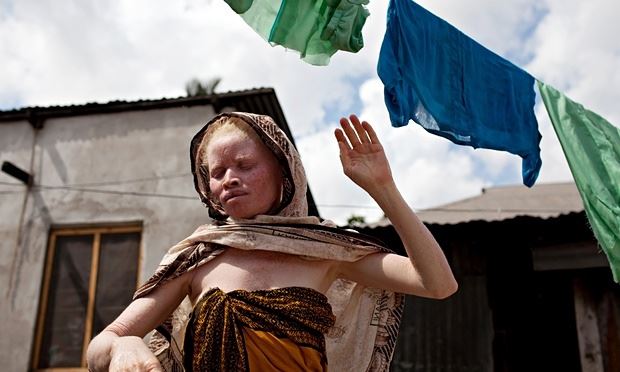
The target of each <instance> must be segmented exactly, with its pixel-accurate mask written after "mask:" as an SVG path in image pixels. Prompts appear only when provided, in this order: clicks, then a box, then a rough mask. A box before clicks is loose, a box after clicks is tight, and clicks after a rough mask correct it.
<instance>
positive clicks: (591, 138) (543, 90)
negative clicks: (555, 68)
mask: <svg viewBox="0 0 620 372" xmlns="http://www.w3.org/2000/svg"><path fill="white" fill-rule="evenodd" d="M538 88H539V90H540V94H541V95H542V98H543V101H544V103H545V107H546V108H547V112H548V113H549V118H551V122H552V123H553V128H554V129H555V132H556V133H557V135H558V138H559V140H560V143H561V144H562V149H563V150H564V155H565V156H566V159H567V160H568V165H569V166H570V170H571V172H572V174H573V178H574V179H575V183H576V184H577V188H578V189H579V193H580V194H581V199H582V200H583V206H584V209H585V211H586V215H587V216H588V220H589V221H590V225H591V226H592V231H593V232H594V235H595V236H596V239H597V240H598V242H599V244H600V246H601V247H602V249H603V251H604V252H605V254H606V255H607V259H608V260H609V264H610V266H611V271H612V273H613V275H614V280H615V281H616V283H618V282H619V281H620V130H619V129H618V128H616V127H614V126H613V125H612V124H610V123H609V122H608V121H607V120H605V119H603V118H602V117H600V116H599V115H597V114H596V113H594V112H592V111H588V110H586V109H585V108H584V107H583V106H582V105H581V104H579V103H577V102H573V101H571V100H570V99H569V98H568V97H566V96H565V95H563V94H562V93H560V92H558V91H557V90H555V89H554V88H553V87H551V86H549V85H546V84H544V83H543V82H540V81H539V82H538Z"/></svg>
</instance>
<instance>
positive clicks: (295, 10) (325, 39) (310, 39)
mask: <svg viewBox="0 0 620 372" xmlns="http://www.w3.org/2000/svg"><path fill="white" fill-rule="evenodd" d="M225 1H226V3H227V4H228V5H229V6H230V7H231V8H232V9H233V10H234V11H235V12H236V13H237V14H239V15H241V18H243V20H244V21H245V22H246V23H247V24H248V25H249V26H250V27H252V28H253V29H254V31H256V32H257V33H258V34H259V35H260V36H261V37H262V38H263V39H265V40H266V41H268V42H269V43H271V44H272V45H282V46H283V47H285V48H288V49H292V50H296V51H297V52H299V54H300V57H301V58H302V60H304V61H305V62H307V63H310V64H312V65H319V66H324V65H327V64H329V60H330V57H331V56H332V55H334V53H336V52H337V51H338V50H343V51H347V52H354V53H355V52H358V51H359V50H360V49H362V47H363V46H364V40H363V38H362V28H363V27H364V23H365V22H366V18H367V17H368V15H369V12H368V10H367V9H366V7H365V6H364V5H366V4H368V0H313V1H296V0H225Z"/></svg>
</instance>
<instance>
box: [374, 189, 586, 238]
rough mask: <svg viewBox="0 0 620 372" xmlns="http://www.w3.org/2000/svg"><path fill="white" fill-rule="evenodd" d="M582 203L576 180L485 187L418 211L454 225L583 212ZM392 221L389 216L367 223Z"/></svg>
mask: <svg viewBox="0 0 620 372" xmlns="http://www.w3.org/2000/svg"><path fill="white" fill-rule="evenodd" d="M582 211H583V203H582V201H581V197H580V196H579V192H578V191H577V187H576V186H575V184H574V183H573V182H566V183H548V184H536V185H535V186H534V187H532V188H527V187H525V186H523V185H511V186H496V187H489V188H485V189H482V193H481V194H480V195H478V196H474V197H471V198H467V199H463V200H459V201H456V202H453V203H449V204H445V205H441V206H438V207H435V208H429V209H423V210H419V211H417V212H416V213H417V215H418V217H419V218H420V219H421V220H422V221H423V222H424V223H426V224H439V225H453V224H459V223H464V222H470V221H487V222H491V221H503V220H508V219H512V218H515V217H518V216H529V217H537V218H543V219H547V218H553V217H558V216H560V215H564V214H569V213H573V212H582ZM388 225H390V221H389V220H388V219H386V218H383V219H381V220H379V221H378V222H376V223H374V224H368V225H367V226H368V227H371V228H373V227H381V226H388Z"/></svg>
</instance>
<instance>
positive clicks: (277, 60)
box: [0, 0, 620, 222]
mask: <svg viewBox="0 0 620 372" xmlns="http://www.w3.org/2000/svg"><path fill="white" fill-rule="evenodd" d="M387 3H388V1H387V0H371V1H370V4H369V6H368V8H369V10H370V12H371V16H370V17H369V19H368V21H367V23H366V25H365V27H364V31H363V33H364V39H365V47H364V48H363V49H362V51H360V52H359V53H357V54H349V53H338V54H336V55H335V56H334V57H333V58H332V62H331V64H330V65H329V66H327V67H315V66H310V65H308V64H306V63H304V62H302V61H301V60H299V58H298V56H297V55H296V54H295V53H294V52H291V51H286V50H284V49H283V48H281V47H271V46H270V45H269V44H267V43H266V42H265V41H263V40H262V39H261V38H260V37H259V36H258V35H257V34H255V33H254V32H253V31H252V30H251V29H250V28H249V27H248V26H247V25H246V24H245V23H244V22H243V21H242V19H241V18H240V17H239V16H237V15H236V14H235V13H233V12H232V10H231V9H230V8H228V6H227V5H226V4H225V3H224V1H222V0H176V1H170V0H108V1H95V0H55V1H52V0H0V110H2V109H5V110H6V109H11V108H19V107H24V106H45V105H63V104H80V103H86V102H93V101H96V102H106V101H109V100H119V99H120V100H134V99H142V98H146V99H158V98H162V97H177V96H181V95H184V94H185V92H184V88H183V87H184V84H185V82H186V81H187V80H188V79H190V78H192V77H198V78H201V79H209V78H211V77H214V76H219V77H221V78H222V83H221V84H220V86H219V87H218V90H219V91H221V92H223V91H229V90H243V89H249V88H255V87H274V88H275V89H276V93H277V95H278V98H279V100H280V103H281V105H282V106H283V109H284V112H285V114H286V117H287V120H288V123H289V125H290V126H291V130H292V132H293V134H294V136H295V140H296V142H297V145H298V147H299V149H300V152H301V155H302V158H303V161H304V163H305V165H306V170H307V173H308V177H309V182H310V186H311V189H312V192H313V194H314V196H315V199H316V201H317V203H318V205H319V209H320V211H321V214H322V215H323V216H324V217H328V218H333V219H336V220H337V221H339V222H342V221H345V220H346V218H347V217H348V216H350V215H351V214H353V213H355V214H358V215H363V216H366V218H367V220H368V221H372V220H376V219H378V218H379V217H380V216H381V211H380V210H379V209H377V208H376V207H375V206H374V203H373V202H372V200H371V199H370V198H369V197H367V196H366V195H365V194H364V193H363V192H362V191H360V190H358V189H357V188H356V186H355V185H353V184H352V183H351V182H350V181H348V180H347V179H346V177H345V176H343V175H342V172H341V169H340V164H339V160H338V155H337V145H336V144H335V142H334V140H333V137H332V136H333V134H332V132H333V129H334V128H335V126H336V124H337V120H338V118H339V117H340V116H343V115H347V114H349V113H353V112H354V113H358V114H359V115H361V117H362V118H363V119H366V120H368V121H369V122H371V123H372V124H374V126H375V128H376V129H377V131H378V133H379V136H380V138H381V139H382V141H383V143H384V146H385V148H386V150H387V152H388V156H389V158H390V160H391V162H392V167H393V172H394V175H395V178H396V181H397V183H398V185H399V186H400V188H401V191H402V192H403V194H404V195H405V198H406V199H407V200H408V202H409V203H410V204H411V205H412V206H413V207H414V208H415V209H423V208H428V207H433V206H437V205H440V204H443V203H447V202H451V201H454V200H458V199H461V198H464V197H469V196H474V195H477V194H479V193H480V191H481V189H482V188H483V187H489V186H494V185H506V184H518V183H520V182H521V161H520V158H518V157H517V156H514V155H510V154H504V153H500V152H496V151H489V150H475V151H474V150H472V149H470V148H466V147H461V146H456V145H453V144H451V143H450V142H449V141H447V140H445V139H442V138H439V137H435V136H432V135H430V134H428V133H426V132H425V131H424V130H422V129H420V128H419V127H418V126H417V125H415V124H410V125H409V126H407V127H404V128H400V129H393V128H391V127H390V126H389V121H388V116H387V111H386V109H385V107H384V104H383V87H382V84H381V82H380V80H379V79H378V77H377V74H376V63H377V58H378V52H379V48H380V46H381V41H382V38H383V34H384V31H385V21H386V19H385V14H386V9H387ZM419 3H420V4H421V5H423V6H424V7H426V8H427V9H429V10H430V11H432V12H433V13H435V14H436V15H438V16H440V17H441V18H443V19H445V20H447V21H448V22H450V23H451V24H453V25H454V26H456V27H457V28H459V29H460V30H462V31H464V32H465V33H466V34H468V35H469V36H471V37H473V38H474V39H476V40H477V41H479V42H481V43H482V44H483V45H485V46H486V47H488V48H489V49H491V50H493V51H495V52H496V53H498V54H500V55H501V56H504V57H506V58H508V59H509V60H510V61H512V62H514V63H516V64H517V65H519V66H521V67H523V68H524V69H526V70H527V71H529V72H530V73H531V74H532V75H534V76H535V77H537V78H539V79H541V80H543V81H545V82H547V83H549V84H551V85H553V86H555V87H556V88H558V89H560V90H561V91H563V92H565V93H566V94H568V95H569V96H570V97H571V98H572V99H574V100H576V101H578V102H581V103H583V104H584V105H585V106H586V107H588V108H590V109H592V110H594V111H596V112H597V113H599V114H600V115H602V116H603V117H605V118H606V119H608V120H609V121H611V122H612V123H615V124H616V125H618V123H620V104H618V103H617V102H619V101H620V93H619V90H618V89H619V88H620V41H618V37H617V35H620V23H619V22H617V18H618V16H620V2H618V1H617V0H589V1H577V0H504V1H497V0H467V1H465V0H420V1H419ZM536 110H537V117H538V119H539V124H540V132H541V133H542V135H543V140H542V143H541V148H542V159H543V167H542V171H541V174H540V177H539V179H538V182H539V183H543V182H560V181H568V180H570V179H571V176H570V172H569V170H568V166H567V165H566V161H565V160H564V156H563V154H562V152H561V149H560V145H559V143H558V142H557V139H556V137H555V134H554V132H553V129H552V128H551V126H550V123H549V120H548V118H547V116H546V112H545V111H544V108H543V107H542V106H541V105H540V104H538V105H537V107H536ZM354 206H355V207H354Z"/></svg>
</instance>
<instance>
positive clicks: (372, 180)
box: [335, 115, 458, 298]
mask: <svg viewBox="0 0 620 372" xmlns="http://www.w3.org/2000/svg"><path fill="white" fill-rule="evenodd" d="M340 125H341V126H342V130H341V129H336V131H335V135H336V139H337V141H338V146H339V147H340V160H341V162H342V168H343V170H344V173H345V174H346V175H347V176H348V177H349V178H350V179H351V180H352V181H353V182H355V183H356V184H357V185H358V186H360V187H361V188H362V189H364V190H365V191H366V192H367V193H368V194H369V195H370V196H371V197H372V198H373V199H374V200H375V201H376V202H377V204H378V205H379V207H381V209H382V210H383V212H384V213H385V216H386V217H387V218H388V219H389V220H390V222H391V223H392V225H393V226H394V228H395V229H396V232H397V233H398V235H399V236H400V239H401V240H402V242H403V245H404V247H405V250H406V251H407V255H408V257H403V256H399V255H395V254H385V253H378V254H373V255H369V256H367V257H365V258H363V259H362V260H360V261H357V262H353V263H348V264H343V265H342V268H341V275H342V276H344V277H347V278H349V279H351V280H354V281H357V282H361V283H364V284H366V285H371V286H374V287H379V288H385V289H390V290H393V291H397V292H402V293H408V294H414V295H418V296H423V297H430V298H445V297H448V296H450V295H451V294H453V293H454V292H455V291H456V290H457V287H458V286H457V283H456V280H455V279H454V275H453V274H452V270H451V269H450V266H449V265H448V261H447V260H446V257H445V255H444V254H443V251H442V250H441V248H440V247H439V244H438V243H437V241H436V240H435V238H434V237H433V235H432V234H431V233H430V231H428V229H427V228H426V226H424V224H423V223H422V222H421V221H420V219H419V218H418V217H417V216H416V214H415V213H414V212H413V210H412V209H411V208H410V207H409V205H407V203H406V202H405V200H404V199H403V197H402V195H401V193H400V191H399V190H398V188H397V187H396V184H395V182H394V179H393V177H392V172H391V170H390V165H389V162H388V160H387V157H386V155H385V152H384V150H383V146H382V145H381V143H380V142H379V139H378V138H377V135H376V133H375V131H374V130H373V129H372V127H371V126H370V124H368V123H367V122H365V121H364V122H360V121H359V119H358V118H357V116H355V115H351V116H350V117H349V119H346V118H342V119H340Z"/></svg>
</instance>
